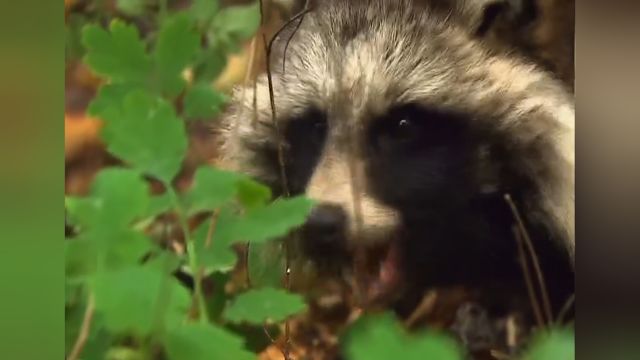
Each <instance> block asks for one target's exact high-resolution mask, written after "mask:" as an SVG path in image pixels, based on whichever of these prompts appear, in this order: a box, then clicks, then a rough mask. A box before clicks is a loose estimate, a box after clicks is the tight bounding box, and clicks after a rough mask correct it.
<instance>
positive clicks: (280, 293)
mask: <svg viewBox="0 0 640 360" xmlns="http://www.w3.org/2000/svg"><path fill="white" fill-rule="evenodd" d="M306 308H307V305H306V304H305V302H304V299H303V298H302V297H301V296H300V295H296V294H291V293H288V292H286V291H284V290H279V289H273V288H262V289H252V290H249V291H247V292H245V293H242V294H240V295H238V296H237V297H236V298H235V299H234V301H233V302H232V303H231V304H230V305H229V306H228V307H227V308H226V309H225V311H224V313H223V316H224V318H225V319H227V320H229V321H231V322H235V323H243V322H247V323H251V324H258V325H259V324H264V323H265V322H280V321H283V320H285V319H287V318H288V317H290V316H293V315H295V314H298V313H300V312H302V311H305V310H306Z"/></svg>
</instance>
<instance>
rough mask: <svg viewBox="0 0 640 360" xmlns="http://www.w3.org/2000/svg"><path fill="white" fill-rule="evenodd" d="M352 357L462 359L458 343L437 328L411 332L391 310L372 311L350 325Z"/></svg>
mask: <svg viewBox="0 0 640 360" xmlns="http://www.w3.org/2000/svg"><path fill="white" fill-rule="evenodd" d="M343 345H344V349H345V354H346V355H347V358H348V359H349V360H388V359H394V358H397V357H398V354H402V359H403V360H423V359H438V360H462V359H463V356H462V352H461V350H460V348H459V347H458V345H457V343H456V342H455V341H454V340H453V339H451V338H449V337H447V336H445V335H444V334H438V333H435V332H428V333H423V334H415V335H409V334H407V333H406V332H405V331H404V330H403V328H402V327H401V325H400V323H398V322H397V321H396V320H395V318H394V317H393V316H392V315H391V314H381V315H369V316H365V317H363V318H360V319H358V320H357V321H356V323H354V324H353V325H351V327H350V328H349V332H348V333H347V334H346V336H345V337H344V339H343Z"/></svg>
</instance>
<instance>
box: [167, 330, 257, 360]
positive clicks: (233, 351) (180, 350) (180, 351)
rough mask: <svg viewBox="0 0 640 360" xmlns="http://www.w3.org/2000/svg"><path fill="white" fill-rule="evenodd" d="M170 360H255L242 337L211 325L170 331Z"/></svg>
mask: <svg viewBox="0 0 640 360" xmlns="http://www.w3.org/2000/svg"><path fill="white" fill-rule="evenodd" d="M164 343H165V347H166V351H167V355H168V357H169V359H170V360H186V359H188V360H228V359H234V360H255V359H256V355H255V354H252V353H250V352H248V351H247V350H245V348H244V340H243V339H242V338H240V337H239V336H237V335H235V334H233V333H231V332H229V331H227V330H225V329H222V328H220V327H217V326H214V325H209V324H200V323H193V324H185V325H182V326H179V327H177V328H173V329H170V330H169V332H168V334H167V336H166V338H165V339H164Z"/></svg>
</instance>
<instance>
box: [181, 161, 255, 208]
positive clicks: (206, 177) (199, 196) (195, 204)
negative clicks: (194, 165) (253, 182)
mask: <svg viewBox="0 0 640 360" xmlns="http://www.w3.org/2000/svg"><path fill="white" fill-rule="evenodd" d="M242 177H243V176H242V175H240V174H236V173H233V172H229V171H223V170H219V169H215V168H213V167H210V166H202V167H200V168H198V169H197V170H196V173H195V175H194V179H193V182H194V184H193V187H192V188H191V189H190V190H189V191H188V192H187V193H186V194H185V197H184V201H185V203H186V205H187V208H188V212H189V214H195V213H197V212H202V211H213V210H215V209H217V208H219V207H220V206H222V205H224V204H225V203H227V202H229V201H230V200H232V199H233V198H234V197H235V196H236V192H237V188H236V183H237V182H238V181H239V180H240V179H242Z"/></svg>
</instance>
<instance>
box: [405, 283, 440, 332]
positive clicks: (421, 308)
mask: <svg viewBox="0 0 640 360" xmlns="http://www.w3.org/2000/svg"><path fill="white" fill-rule="evenodd" d="M437 300H438V293H437V292H436V291H433V290H432V291H429V292H428V293H427V294H425V296H424V297H423V298H422V300H421V301H420V304H418V306H417V307H416V308H415V309H414V310H413V312H412V313H411V315H410V316H409V317H408V318H407V320H406V321H405V322H404V325H405V326H406V327H407V328H411V327H412V326H413V325H415V323H416V322H417V321H418V320H420V318H422V317H424V316H427V315H429V314H430V313H431V312H432V311H433V308H434V306H435V305H436V301H437Z"/></svg>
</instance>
